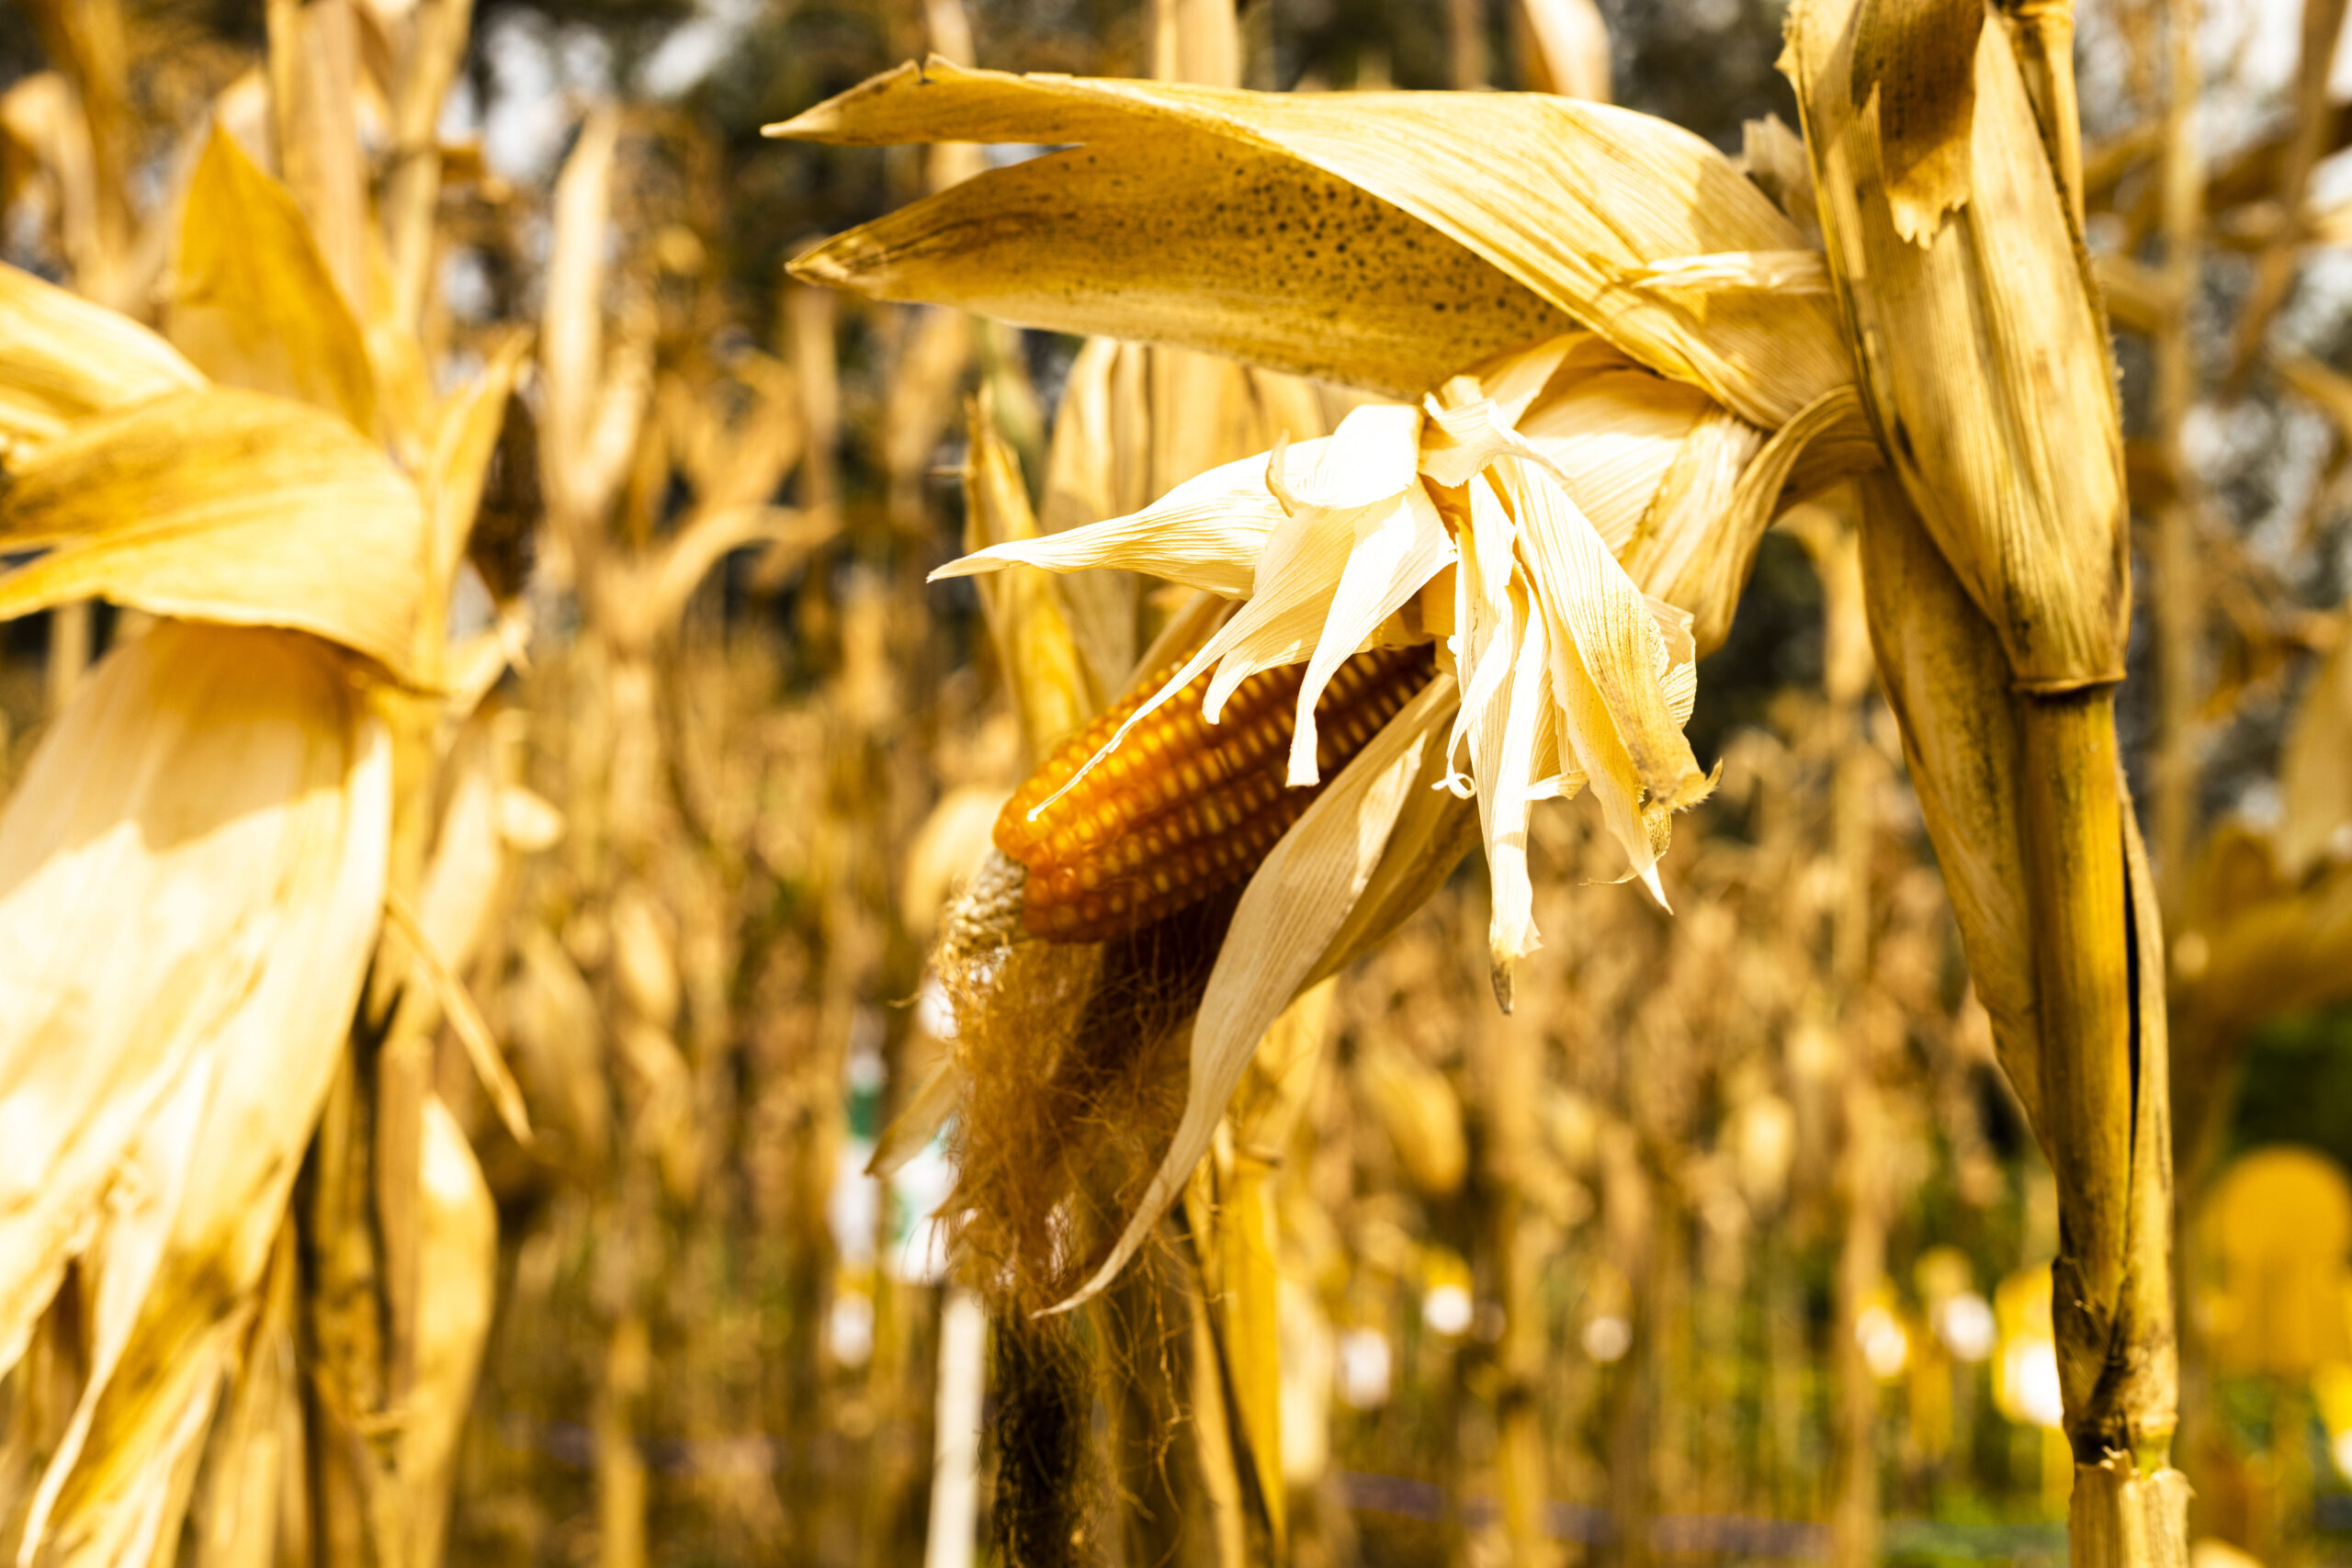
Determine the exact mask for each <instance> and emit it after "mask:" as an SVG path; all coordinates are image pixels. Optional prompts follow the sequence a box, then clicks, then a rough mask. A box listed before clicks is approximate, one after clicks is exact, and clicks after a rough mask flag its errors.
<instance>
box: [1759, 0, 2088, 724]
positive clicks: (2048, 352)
mask: <svg viewBox="0 0 2352 1568" xmlns="http://www.w3.org/2000/svg"><path fill="white" fill-rule="evenodd" d="M1914 12H1917V13H1918V14H1917V15H1914V14H1913V13H1914ZM1947 13H1950V14H1949V15H1947ZM1972 13H1973V17H1972V15H1971V14H1972ZM1981 20H1982V13H1981V11H1980V10H1979V9H1978V8H1977V7H1976V6H1973V5H1966V4H1961V5H1957V6H1955V4H1954V3H1953V0H1935V3H1934V4H1925V3H1923V0H1802V3H1801V4H1800V5H1799V6H1797V7H1796V9H1795V10H1794V11H1793V12H1792V16H1791V20H1790V28H1789V51H1788V53H1787V55H1786V56H1784V60H1785V62H1787V64H1788V67H1789V69H1790V73H1791V75H1792V79H1793V80H1794V82H1795V84H1796V88H1797V97H1798V101H1799V104H1800V106H1801V107H1802V108H1803V110H1804V119H1805V130H1806V137H1805V141H1806V144H1807V146H1808V147H1809V148H1810V149H1811V152H1812V156H1813V167H1814V177H1815V187H1816V190H1817V193H1818V199H1819V202H1820V209H1821V219H1822V231H1823V236H1824V240H1825V243H1826V247H1827V252H1828V258H1829V264H1830V270H1831V273H1832V275H1833V276H1834V277H1835V279H1836V281H1837V285H1838V292H1839V294H1840V296H1841V297H1842V299H1843V300H1844V302H1845V305H1846V308H1847V311H1848V314H1849V320H1850V324H1851V328H1852V332H1851V337H1852V340H1853V342H1854V343H1855V344H1856V345H1857V352H1858V354H1859V356H1860V371H1861V380H1862V386H1863V390H1864V393H1865V396H1866V398H1867V400H1868V401H1869V404H1870V407H1871V413H1872V416H1873V418H1874V419H1875V421H1876V423H1877V425H1878V429H1879V434H1880V435H1881V437H1882V443H1883V446H1884V447H1885V450H1886V454H1887V460H1888V461H1889V462H1890V463H1891V464H1892V465H1893V466H1894V469H1895V471H1896V473H1897V474H1899V475H1900V476H1901V478H1902V480H1903V484H1904V488H1905V490H1906V491H1908V492H1909V493H1910V496H1911V499H1912V501H1913V502H1914V503H1915V504H1916V505H1917V507H1918V509H1919V512H1920V514H1921V515H1922V517H1923V518H1924V519H1925V520H1926V523H1927V526H1928V532H1929V533H1930V534H1931V535H1933V536H1934V537H1935V540H1936V543H1937V544H1938V545H1939V547H1941V548H1942V550H1943V553H1944V555H1945V557H1946V558H1948V559H1949V560H1950V561H1951V565H1952V569H1953V570H1954V571H1955V572H1957V573H1958V574H1959V577H1960V580H1961V581H1962V583H1963V584H1964V585H1965V586H1966V588H1967V590H1968V594H1969V597H1970V598H1971V599H1972V600H1973V602H1974V603H1975V604H1976V607H1977V608H1978V610H1979V611H1981V612H1982V613H1983V614H1984V615H1985V618H1986V619H1987V620H1988V621H1989V622H1990V623H1991V624H1992V626H1993V627H1994V629H1995V631H1996V633H1997V634H1998V635H1999V637H2000V640H2001V646H2002V648H2003V649H2004V650H2005V652H2006V654H2007V662H2008V665H2009V669H2010V672H2011V675H2012V677H2013V679H2015V680H2016V681H2017V682H2018V683H2019V684H2020V686H2021V687H2024V688H2028V689H2034V690H2042V691H2063V690H2068V689H2072V688H2075V687H2081V686H2086V685H2097V684H2102V683H2111V682H2115V681H2118V680H2120V679H2121V677H2122V673H2123V649H2124V640H2125V636H2126V632H2127V630H2128V626H2127V623H2128V619H2129V614H2130V603H2129V601H2130V589H2129V584H2128V581H2127V556H2126V551H2127V547H2128V540H2127V537H2126V523H2127V510H2126V498H2125V488H2124V471H2123V444H2122V438H2121V434H2120V424H2119V414H2118V411H2117V407H2116V400H2115V384H2114V374H2115V373H2114V367H2113V363H2112V360H2111V358H2110V356H2109V347H2108V339H2107V333H2106V327H2105V322H2104V321H2103V318H2102V316H2101V312H2100V308H2099V302H2098V290H2097V288H2096V287H2095V285H2094V283H2093V281H2092V279H2091V276H2090V270H2089V265H2088V262H2087V259H2086V254H2085V253H2084V251H2083V248H2082V245H2081V243H2080V237H2079V235H2078V234H2077V233H2076V231H2075V225H2074V221H2073V218H2072V215H2071V213H2070V212H2069V210H2068V207H2067V202H2066V198H2065V196H2064V192H2063V191H2062V190H2061V188H2060V184H2059V181H2058V179H2057V177H2056V176H2055V175H2054V174H2053V173H2052V168H2051V165H2050V162H2049V158H2048V155H2047V153H2046V152H2045V150H2044V143H2043V141H2042V138H2041V129H2040V125H2039V122H2038V121H2037V119H2036V118H2035V114H2034V110H2033V107H2032V104H2031V102H2030V99H2029V97H2028V94H2027V88H2026V84H2025V81H2024V78H2023V76H2022V74H2021V73H2020V70H2019V67H2018V61H2017V59H2016V57H2015V56H2014V54H2013V53H2012V51H2011V48H2010V44H2009V41H2008V34H2007V30H2006V29H2005V28H2001V27H1998V26H1992V27H1982V28H1979V27H1978V26H1976V25H1975V24H1976V23H1977V22H1979V21H1981ZM1956 50H1961V51H1965V55H1966V59H1965V66H1966V69H1964V70H1962V69H1959V68H1958V67H1957V66H1956V65H1955V63H1954V61H1953V60H1952V59H1951V55H1952V52H1953V51H1956ZM1920 60H1925V61H1927V62H1929V63H1931V64H1932V65H1933V66H1934V69H1932V70H1928V69H1926V67H1924V66H1922V67H1921V68H1920V70H1919V71H1918V72H1917V73H1915V74H1914V75H1913V76H1911V77H1909V78H1902V77H1898V76H1897V75H1896V74H1894V73H1895V72H1896V70H1897V68H1898V67H1900V66H1902V65H1903V64H1904V62H1906V61H1909V62H1914V63H1915V64H1916V63H1917V62H1918V61H1920ZM1873 72H1875V73H1878V74H1876V75H1872V73H1873ZM1923 93H1925V94H1927V95H1928V96H1930V97H1932V98H1934V99H1935V101H1934V102H1931V103H1928V104H1926V105H1925V106H1924V107H1923V106H1922V105H1921V104H1920V103H1919V102H1917V101H1916V100H1917V98H1918V96H1919V95H1921V94H1923ZM1972 97H1973V101H1972ZM1896 106H1902V107H1901V108H1900V109H1899V111H1898V108H1897V107H1896ZM1931 136H1932V137H1940V138H1942V139H1943V140H1942V141H1941V142H1940V143H1937V144H1933V145H1930V144H1928V143H1926V142H1924V141H1922V139H1923V138H1928V137H1931ZM1963 138H1964V139H1965V146H1964V147H1963V146H1962V139H1963Z"/></svg>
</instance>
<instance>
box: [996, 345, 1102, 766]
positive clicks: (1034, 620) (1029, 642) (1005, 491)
mask: <svg viewBox="0 0 2352 1568" xmlns="http://www.w3.org/2000/svg"><path fill="white" fill-rule="evenodd" d="M967 424H968V428H969V431H970V436H971V451H970V456H969V457H967V459H966V466H965V469H964V543H965V546H966V547H967V548H985V547H999V546H1009V545H1012V544H1014V543H1016V542H1024V541H1025V542H1035V541H1037V538H1038V534H1037V519H1036V516H1035V513H1032V512H1031V511H1030V508H1029V492H1028V491H1027V490H1026V489H1024V488H1023V484H1022V479H1021V464H1020V459H1019V458H1017V457H1014V456H1013V453H1012V446H1010V445H1008V444H1007V443H1006V441H1005V439H1004V436H1003V434H1001V432H999V431H998V429H997V426H996V418H995V404H994V401H993V400H991V399H990V398H989V395H988V391H987V389H985V388H983V389H981V391H980V394H979V395H978V397H975V398H974V399H973V400H972V402H971V406H970V408H969V410H968V411H967ZM1060 537H1067V536H1060ZM979 589H980V596H981V601H982V604H983V605H984V606H985V608H986V610H987V614H988V623H989V634H990V636H991V637H993V639H994V640H995V642H996V651H997V660H998V664H999V666H1000V668H1001V670H1002V671H1003V673H1004V680H1005V684H1006V685H1007V687H1008V688H1009V689H1010V691H1011V693H1012V701H1013V707H1014V709H1015V711H1017V712H1018V713H1019V715H1020V716H1021V733H1022V738H1023V741H1024V742H1025V743H1026V746H1027V749H1028V751H1029V754H1030V755H1031V756H1033V757H1042V756H1044V755H1045V754H1046V753H1047V752H1048V751H1050V750H1052V749H1053V748H1054V747H1055V746H1057V745H1058V744H1060V742H1061V740H1062V739H1063V737H1065V736H1067V735H1069V734H1070V733H1072V732H1073V731H1075V730H1076V729H1077V728H1079V727H1080V725H1082V724H1084V723H1085V722H1086V720H1087V717H1088V716H1089V715H1091V714H1092V713H1093V712H1094V711H1095V710H1096V709H1098V708H1100V707H1101V706H1102V705H1103V702H1104V700H1105V694H1103V693H1101V692H1098V691H1096V690H1095V689H1094V688H1093V684H1092V682H1091V679H1090V677H1089V673H1088V671H1087V667H1086V661H1085V660H1084V658H1083V657H1081V656H1080V652H1079V647H1078V641H1077V638H1076V637H1073V636H1072V634H1071V632H1070V625H1069V615H1067V614H1066V613H1065V612H1064V610H1063V608H1062V601H1061V594H1060V592H1059V585H1058V584H1057V583H1056V582H1054V581H1052V580H1051V579H1049V578H1045V577H1041V576H1038V575H1037V574H1035V573H1034V572H1017V571H1016V572H999V573H994V574H991V575H989V576H985V577H982V578H981V579H980V580H979Z"/></svg>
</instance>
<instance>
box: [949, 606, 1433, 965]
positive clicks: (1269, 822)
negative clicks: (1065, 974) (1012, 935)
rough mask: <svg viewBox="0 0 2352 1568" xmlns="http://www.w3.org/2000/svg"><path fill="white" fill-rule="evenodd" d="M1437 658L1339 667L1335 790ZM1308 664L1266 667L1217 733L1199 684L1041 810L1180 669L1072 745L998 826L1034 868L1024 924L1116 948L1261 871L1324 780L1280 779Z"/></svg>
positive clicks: (1332, 735)
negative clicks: (1297, 784) (1290, 782)
mask: <svg viewBox="0 0 2352 1568" xmlns="http://www.w3.org/2000/svg"><path fill="white" fill-rule="evenodd" d="M1435 665H1436V660H1435V657H1434V655H1433V653H1432V651H1431V649H1430V647H1429V646H1428V645H1426V644H1424V645H1421V646H1419V647H1416V648H1402V649H1397V648H1388V649H1375V650H1374V651H1373V652H1370V653H1359V654H1357V655H1355V656H1354V657H1353V658H1351V659H1350V660H1347V662H1345V663H1344V664H1342V665H1340V668H1339V670H1338V671H1336V672H1335V673H1334V674H1333V675H1332V677H1331V683H1330V684H1329V686H1327V687H1325V688H1324V691H1323V695H1322V696H1321V698H1320V699H1319V700H1318V701H1317V703H1316V705H1315V729H1316V748H1315V760H1316V763H1317V767H1318V768H1319V769H1320V771H1321V773H1322V777H1323V779H1324V781H1325V782H1326V783H1329V781H1330V779H1331V778H1332V777H1333V776H1334V775H1335V774H1337V773H1339V771H1340V769H1341V768H1342V767H1345V766H1346V765H1347V763H1348V761H1349V760H1350V759H1351V758H1352V757H1354V756H1355V754H1356V753H1357V752H1359V751H1361V750H1363V748H1364V746H1365V745H1366V744H1367V743H1368V742H1369V741H1370V740H1371V739H1372V738H1373V736H1374V735H1375V734H1376V733H1378V732H1379V729H1380V727H1381V726H1382V725H1384V724H1386V723H1387V722H1388V721H1389V720H1390V719H1391V718H1393V717H1395V716H1396V714H1397V710H1398V709H1399V708H1401V707H1403V706H1404V705H1405V704H1406V701H1407V700H1408V698H1410V697H1411V696H1412V694H1414V693H1415V692H1417V691H1419V690H1420V688H1421V687H1422V686H1424V685H1426V684H1427V683H1428V682H1429V679H1430V671H1432V670H1433V669H1434V668H1435ZM1174 673H1175V666H1174V665H1172V664H1171V665H1170V666H1169V667H1168V668H1166V669H1164V670H1160V671H1157V672H1156V673H1154V674H1153V675H1152V677H1151V678H1150V679H1149V680H1148V681H1144V682H1140V683H1139V684H1137V685H1136V687H1135V688H1134V690H1132V691H1130V692H1129V693H1128V694H1126V695H1125V696H1124V697H1122V698H1120V699H1119V700H1118V701H1117V702H1116V703H1114V704H1113V705H1111V706H1110V707H1108V708H1106V709H1104V710H1103V713H1101V714H1100V715H1098V716H1096V717H1095V718H1094V720H1093V722H1092V723H1091V724H1089V725H1088V726H1087V727H1086V728H1084V729H1082V730H1080V732H1079V733H1078V734H1076V735H1074V736H1072V737H1070V739H1069V740H1067V741H1065V742H1063V744H1062V746H1061V749H1060V750H1057V751H1056V752H1055V753H1054V754H1053V755H1052V756H1051V757H1049V758H1047V759H1046V762H1045V764H1044V765H1043V766H1042V767H1040V768H1039V769H1038V770H1037V771H1036V772H1035V773H1033V774H1031V775H1030V777H1029V782H1028V783H1026V784H1023V785H1022V786H1021V788H1020V790H1019V791H1018V792H1016V793H1015V794H1014V795H1013V797H1012V800H1011V801H1009V802H1007V803H1006V805H1005V808H1004V812H1003V815H1001V816H1000V817H999V818H997V821H996V847H997V848H998V849H1000V850H1001V851H1003V852H1005V853H1006V854H1007V855H1009V856H1011V857H1012V859H1014V860H1017V861H1019V862H1020V863H1022V865H1023V867H1025V868H1026V869H1027V871H1028V873H1029V877H1028V882H1027V885H1026V886H1025V887H1024V888H1023V895H1022V900H1023V902H1022V921H1023V924H1024V925H1025V926H1026V927H1027V928H1028V930H1029V933H1030V935H1032V936H1037V937H1043V938H1045V939H1046V940H1047V941H1050V942H1105V941H1108V940H1110V939H1111V938H1113V937H1116V936H1124V935H1125V934H1126V933H1127V932H1129V931H1136V930H1138V929H1140V928H1141V927H1144V926H1147V925H1149V924H1150V923H1152V922H1153V921H1155V920H1158V919H1162V918H1164V917H1166V916H1168V915H1171V914H1173V913H1175V912H1176V911H1177V910H1179V909H1182V908H1184V907H1185V906H1186V905H1188V904H1192V903H1194V902H1196V901H1197V900H1199V899H1202V898H1205V897H1208V896H1209V895H1210V894H1212V893H1215V892H1217V891H1218V890H1220V889H1222V888H1226V887H1229V886H1233V885H1234V884H1235V883H1237V882H1239V881H1240V880H1242V878H1244V877H1246V876H1248V875H1249V874H1250V873H1251V872H1253V871H1255V870H1256V869H1257V868H1258V863H1259V862H1261V861H1262V860H1264V859H1265V858H1266V856H1267V854H1268V853H1269V852H1271V851H1272V849H1273V847H1274V844H1275V843H1276V841H1277V840H1280V839H1281V838H1282V836H1283V834H1284V833H1285V832H1287V831H1289V829H1290V826H1291V824H1292V823H1294V822H1295V821H1297V820H1298V818H1299V816H1300V814H1301V813H1303V812H1304V811H1306V807H1308V805H1309V804H1311V803H1312V802H1313V801H1314V799H1315V797H1316V796H1317V795H1320V794H1321V793H1322V787H1323V786H1322V785H1321V784H1317V785H1312V786H1307V787H1302V788H1298V789H1293V788H1290V787H1289V786H1287V785H1286V784H1283V778H1284V776H1285V775H1286V773H1287V772H1288V767H1289V759H1290V739H1291V732H1292V730H1293V729H1294V728H1296V723H1297V717H1296V716H1297V709H1298V687H1299V682H1301V681H1302V680H1303V679H1304V678H1305V676H1306V666H1305V665H1303V664H1290V665H1284V666H1282V667H1281V668H1279V669H1273V670H1261V671H1259V672H1258V673H1257V674H1255V675H1252V676H1250V678H1249V679H1248V680H1246V681H1244V682H1241V684H1240V685H1239V686H1238V687H1237V688H1235V690H1234V693H1233V695H1232V696H1231V697H1230V698H1229V699H1227V703H1226V705H1225V712H1224V715H1223V716H1222V718H1221V720H1220V721H1219V722H1218V723H1216V724H1210V723H1207V722H1206V721H1205V720H1204V719H1203V718H1202V717H1201V699H1202V696H1203V695H1204V694H1205V693H1206V692H1207V690H1208V682H1209V677H1208V676H1207V675H1203V676H1201V677H1200V679H1198V680H1196V681H1194V682H1193V683H1192V684H1190V685H1188V686H1186V687H1185V688H1184V689H1183V690H1182V691H1181V692H1179V693H1178V694H1176V695H1175V696H1173V697H1170V699H1169V700H1168V701H1167V702H1166V703H1164V704H1162V705H1160V706H1159V708H1158V709H1157V710H1156V711H1154V712H1153V714H1152V715H1151V716H1150V717H1148V718H1147V719H1145V720H1144V721H1143V723H1141V724H1139V725H1137V726H1136V728H1135V729H1134V731H1133V732H1131V733H1130V734H1129V735H1128V736H1127V738H1126V739H1125V740H1123V741H1121V742H1120V743H1119V749H1118V750H1116V751H1114V752H1112V753H1111V755H1109V756H1107V757H1105V758H1103V761H1101V762H1099V763H1097V764H1096V766H1095V768H1094V771H1093V772H1092V773H1089V774H1087V775H1086V777H1085V778H1083V779H1081V780H1080V781H1079V784H1078V787H1077V788H1075V789H1073V790H1071V791H1070V792H1069V794H1068V795H1063V796H1062V797H1061V798H1060V799H1059V800H1057V801H1055V802H1054V803H1053V804H1052V805H1051V806H1048V807H1046V808H1045V809H1044V810H1043V811H1041V812H1039V813H1038V814H1037V818H1036V819H1035V821H1032V820H1031V819H1030V817H1029V813H1030V811H1031V809H1032V808H1033V807H1035V806H1036V805H1037V803H1038V802H1039V801H1042V800H1044V799H1046V797H1047V796H1049V795H1052V794H1053V793H1054V791H1056V790H1057V789H1059V788H1061V786H1062V785H1063V784H1067V783H1068V782H1069V778H1070V775H1071V774H1072V773H1076V772H1077V771H1078V770H1079V769H1080V767H1082V766H1083V765H1084V764H1085V762H1086V760H1087V759H1088V758H1089V757H1091V756H1093V755H1094V753H1095V752H1096V751H1098V750H1101V749H1102V747H1103V743H1104V742H1106V741H1108V740H1109V739H1111V737H1112V736H1113V735H1114V733H1116V732H1117V730H1118V728H1119V726H1120V725H1122V724H1124V723H1125V722H1126V720H1127V718H1128V716H1130V715H1132V714H1133V713H1134V712H1135V711H1136V709H1137V708H1139V707H1141V706H1142V705H1144V703H1145V702H1146V701H1147V700H1148V698H1149V697H1150V695H1151V694H1152V693H1154V692H1156V691H1158V690H1159V688H1160V686H1161V685H1162V684H1164V683H1165V682H1167V680H1168V678H1169V677H1170V675H1172V674H1174Z"/></svg>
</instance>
